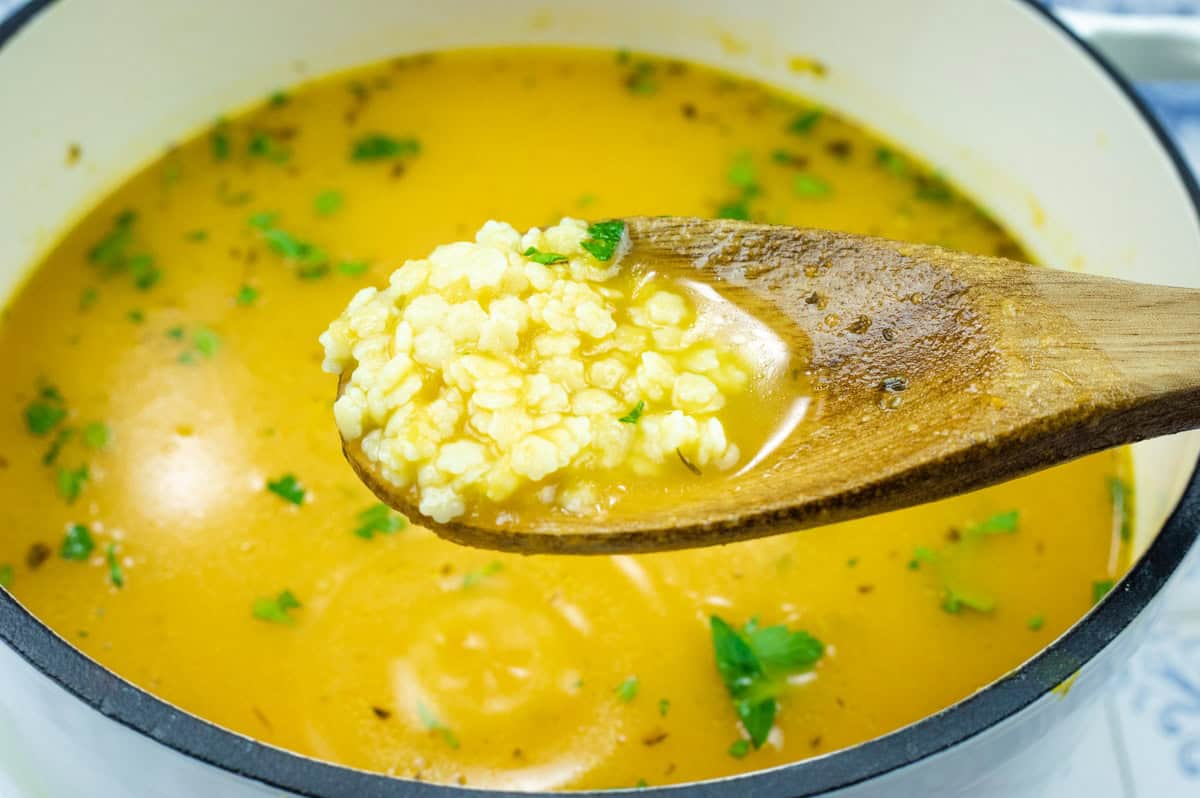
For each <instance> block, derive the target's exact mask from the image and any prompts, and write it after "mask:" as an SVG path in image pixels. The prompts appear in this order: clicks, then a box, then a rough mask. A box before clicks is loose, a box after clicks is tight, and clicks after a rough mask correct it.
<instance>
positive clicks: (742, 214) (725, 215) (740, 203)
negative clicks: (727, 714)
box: [717, 199, 750, 742]
mask: <svg viewBox="0 0 1200 798" xmlns="http://www.w3.org/2000/svg"><path fill="white" fill-rule="evenodd" d="M717 218H718V219H734V220H736V221H739V222H748V221H750V204H749V203H748V202H747V201H746V200H745V199H739V200H735V201H734V202H730V203H727V204H725V205H722V206H720V207H719V208H717ZM743 742H745V741H743Z"/></svg>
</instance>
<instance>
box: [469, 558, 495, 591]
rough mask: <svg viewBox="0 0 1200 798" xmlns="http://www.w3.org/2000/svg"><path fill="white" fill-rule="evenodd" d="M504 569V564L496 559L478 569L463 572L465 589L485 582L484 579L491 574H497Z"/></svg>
mask: <svg viewBox="0 0 1200 798" xmlns="http://www.w3.org/2000/svg"><path fill="white" fill-rule="evenodd" d="M503 570H504V566H503V565H501V564H500V563H499V562H497V561H496V560H493V561H492V562H490V563H488V564H487V565H485V566H483V567H482V568H480V569H479V570H478V571H468V572H467V573H465V574H463V582H462V586H463V590H468V589H470V588H473V587H475V586H476V585H478V584H480V583H481V582H483V580H484V579H487V578H488V577H489V576H495V575H496V574H498V573H500V572H501V571H503Z"/></svg>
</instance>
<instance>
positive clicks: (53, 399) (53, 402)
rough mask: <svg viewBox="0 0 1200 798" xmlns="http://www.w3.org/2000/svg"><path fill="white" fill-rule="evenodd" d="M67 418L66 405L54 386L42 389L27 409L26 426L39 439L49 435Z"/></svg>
mask: <svg viewBox="0 0 1200 798" xmlns="http://www.w3.org/2000/svg"><path fill="white" fill-rule="evenodd" d="M66 417H67V407H66V403H65V402H64V401H63V398H62V394H60V393H59V392H58V389H57V388H55V387H54V386H53V385H46V386H44V387H42V388H41V390H39V391H38V398H37V399H35V400H34V401H32V402H30V403H29V404H28V405H26V407H25V426H26V427H27V428H28V429H29V431H30V432H31V433H33V434H34V435H37V436H38V437H42V436H45V435H49V434H50V433H51V432H52V431H53V430H54V428H55V427H57V426H58V425H59V424H60V423H62V421H63V419H65V418H66Z"/></svg>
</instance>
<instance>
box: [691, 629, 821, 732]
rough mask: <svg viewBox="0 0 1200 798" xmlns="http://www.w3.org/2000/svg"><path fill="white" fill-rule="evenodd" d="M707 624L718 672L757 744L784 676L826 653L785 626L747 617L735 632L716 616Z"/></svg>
mask: <svg viewBox="0 0 1200 798" xmlns="http://www.w3.org/2000/svg"><path fill="white" fill-rule="evenodd" d="M709 626H710V629H711V631H712V642H713V654H714V656H715V658H716V663H717V672H718V673H720V675H721V680H722V681H723V682H724V683H725V688H726V690H728V692H729V696H730V698H732V699H733V706H734V709H735V710H736V712H737V715H738V719H739V720H741V722H742V726H743V727H744V728H745V729H746V733H747V734H749V735H750V742H751V743H753V745H754V747H755V748H759V747H761V746H762V744H763V743H764V742H766V739H767V735H768V734H769V733H770V731H771V726H772V725H774V723H775V713H776V711H777V709H778V702H777V699H778V696H779V694H780V693H781V692H782V690H783V688H784V686H785V685H786V683H787V682H786V679H787V677H788V676H789V675H791V674H794V673H802V672H804V671H807V670H809V669H810V668H811V667H812V666H813V665H815V664H816V663H817V661H818V660H820V658H821V657H822V656H823V655H824V651H825V647H824V644H823V643H821V642H820V641H819V640H817V639H816V638H814V637H812V636H811V635H809V634H808V633H807V632H793V631H791V630H789V629H787V627H784V626H771V627H767V628H765V629H760V628H759V627H758V625H757V623H754V622H751V623H749V624H747V625H746V628H745V629H744V630H743V631H741V632H739V631H738V630H736V629H734V628H733V627H732V626H730V625H729V624H728V623H726V622H725V621H724V620H722V619H721V618H718V617H717V616H715V615H714V616H712V617H711V618H709Z"/></svg>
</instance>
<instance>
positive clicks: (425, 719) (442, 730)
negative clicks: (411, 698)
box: [417, 702, 458, 749]
mask: <svg viewBox="0 0 1200 798" xmlns="http://www.w3.org/2000/svg"><path fill="white" fill-rule="evenodd" d="M417 717H419V718H420V719H421V725H422V726H424V727H425V728H426V729H429V730H430V731H432V732H437V733H438V734H439V735H441V738H442V741H443V742H445V743H446V745H448V746H450V747H451V748H455V749H457V748H458V738H457V737H455V736H454V732H452V731H450V729H449V728H447V727H446V725H445V724H443V723H442V722H441V721H440V720H438V718H437V715H434V714H433V712H432V711H431V710H430V709H429V707H427V706H425V705H424V704H422V703H420V702H417Z"/></svg>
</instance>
